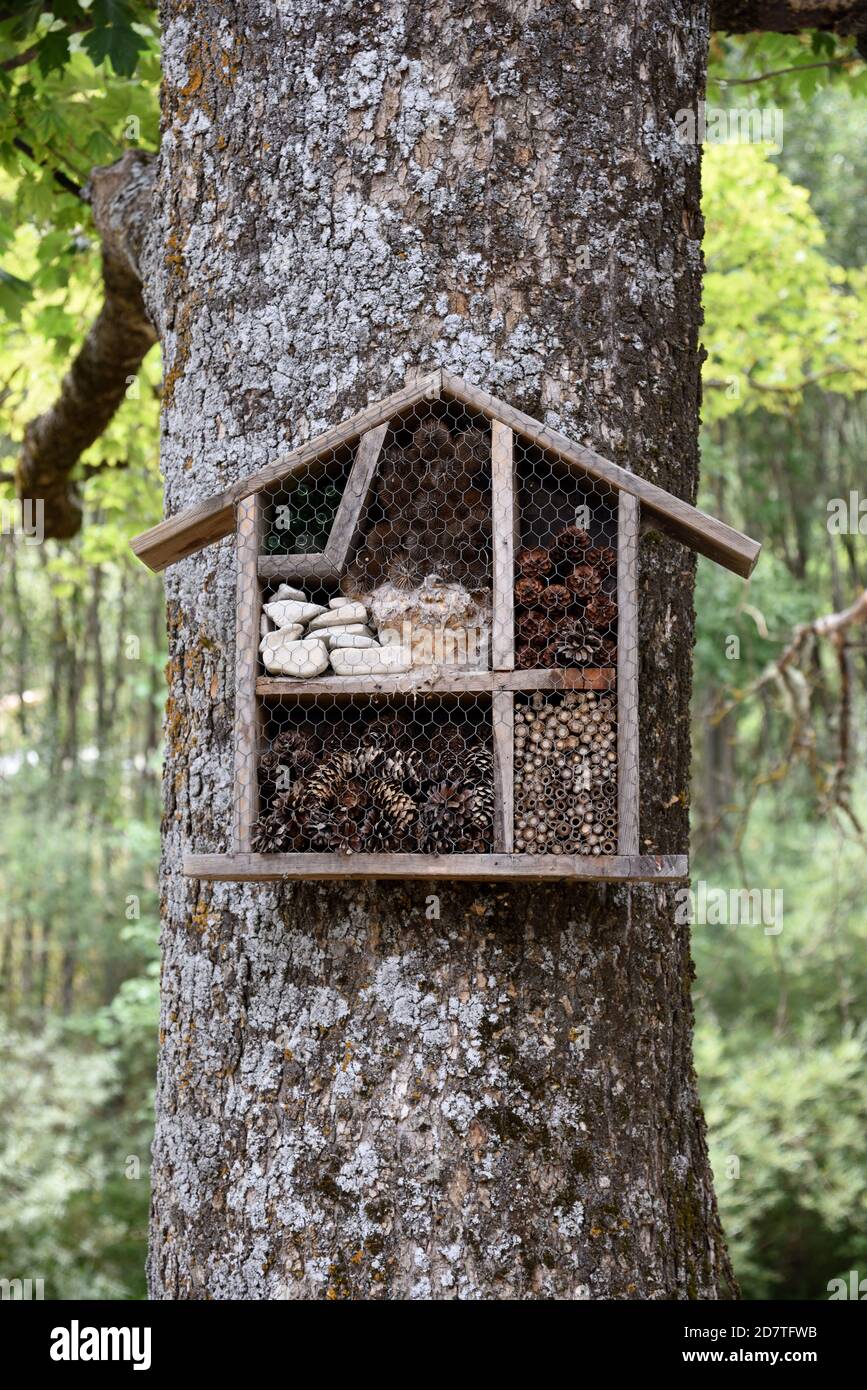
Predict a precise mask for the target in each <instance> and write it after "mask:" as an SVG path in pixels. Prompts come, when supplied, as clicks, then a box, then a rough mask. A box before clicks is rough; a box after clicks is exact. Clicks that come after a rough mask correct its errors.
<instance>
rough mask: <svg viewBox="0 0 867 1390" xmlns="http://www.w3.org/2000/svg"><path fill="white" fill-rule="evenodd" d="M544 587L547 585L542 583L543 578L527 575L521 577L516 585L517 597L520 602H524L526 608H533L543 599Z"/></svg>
mask: <svg viewBox="0 0 867 1390" xmlns="http://www.w3.org/2000/svg"><path fill="white" fill-rule="evenodd" d="M544 589H545V585H544V584H543V583H542V581H541V579H536V578H535V577H532V578H531V577H530V576H526V577H525V578H523V579H519V580H518V582H517V584H516V585H515V598H516V599H517V601H518V603H520V604H523V606H524V607H525V608H532V607H533V605H534V604H536V603H538V602H539V600H540V599H541V597H542V594H543V592H544Z"/></svg>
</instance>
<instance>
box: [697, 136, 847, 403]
mask: <svg viewBox="0 0 867 1390" xmlns="http://www.w3.org/2000/svg"><path fill="white" fill-rule="evenodd" d="M703 169H704V175H703V177H704V206H705V216H706V222H707V230H706V236H705V260H706V266H707V272H706V276H705V286H704V305H705V318H706V322H707V331H706V337H705V345H706V347H707V351H708V359H707V362H706V364H705V380H706V383H707V387H708V389H707V391H706V395H705V411H704V413H705V419H706V420H708V421H709V422H712V421H714V420H718V419H722V418H724V417H726V416H728V415H732V414H734V413H735V412H736V411H743V410H757V409H763V410H767V411H772V412H773V411H790V410H791V409H792V408H793V407H794V406H795V405H797V403H798V401H799V400H800V398H801V395H802V392H803V389H804V384H805V383H808V382H809V381H812V380H817V381H818V380H821V381H822V383H823V386H824V388H825V389H826V390H828V391H843V392H849V393H851V392H852V391H853V390H854V389H863V387H864V385H865V381H867V372H865V366H864V351H863V345H864V342H865V341H867V295H865V288H867V279H865V271H864V269H863V268H861V269H857V270H856V269H852V270H846V269H844V268H843V267H842V266H839V265H836V264H834V262H832V261H831V260H829V259H828V257H827V256H826V255H825V254H824V242H825V234H824V232H823V229H822V226H821V223H820V222H819V219H818V218H817V216H816V214H815V213H814V212H813V209H812V208H811V206H810V194H809V192H808V190H807V189H805V188H801V187H799V186H798V185H797V184H794V183H792V182H791V180H790V179H788V178H787V177H786V176H785V174H784V173H782V172H781V170H780V169H779V168H778V167H777V165H776V164H775V163H774V162H773V159H772V155H771V147H769V146H766V145H750V144H739V145H711V146H709V147H708V148H707V149H706V151H705V156H704V165H703Z"/></svg>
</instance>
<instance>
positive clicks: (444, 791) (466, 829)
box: [419, 782, 477, 854]
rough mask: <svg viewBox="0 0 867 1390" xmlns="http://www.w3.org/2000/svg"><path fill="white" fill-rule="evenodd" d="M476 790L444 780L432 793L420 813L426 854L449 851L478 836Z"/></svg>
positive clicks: (447, 852) (459, 848)
mask: <svg viewBox="0 0 867 1390" xmlns="http://www.w3.org/2000/svg"><path fill="white" fill-rule="evenodd" d="M475 803H476V789H475V788H473V787H468V786H466V785H463V784H461V783H459V782H440V783H438V784H437V785H436V786H435V787H432V788H431V790H430V791H429V792H428V795H427V800H426V801H425V803H424V805H423V806H422V808H421V811H420V813H419V840H420V846H421V849H422V851H423V852H424V853H427V854H449V853H456V852H458V851H460V850H462V849H463V842H464V840H465V839H467V838H470V839H474V838H475V835H476V834H477V827H476V825H475V821H474V815H475Z"/></svg>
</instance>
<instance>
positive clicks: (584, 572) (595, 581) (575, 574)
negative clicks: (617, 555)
mask: <svg viewBox="0 0 867 1390" xmlns="http://www.w3.org/2000/svg"><path fill="white" fill-rule="evenodd" d="M566 587H567V588H568V589H569V590H570V592H571V593H573V594H574V595H575V597H576V598H592V596H593V595H594V594H598V593H599V590H600V589H601V588H602V575H601V574H600V573H599V571H598V570H597V569H595V568H594V566H593V565H588V564H582V565H576V566H575V568H574V569H573V570H571V571H570V573H569V574H568V575H567V576H566Z"/></svg>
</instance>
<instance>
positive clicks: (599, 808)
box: [133, 371, 759, 881]
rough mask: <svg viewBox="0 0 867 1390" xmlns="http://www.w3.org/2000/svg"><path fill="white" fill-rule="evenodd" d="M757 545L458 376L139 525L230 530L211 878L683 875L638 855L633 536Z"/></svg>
mask: <svg viewBox="0 0 867 1390" xmlns="http://www.w3.org/2000/svg"><path fill="white" fill-rule="evenodd" d="M642 513H643V514H644V516H645V520H646V521H647V522H648V523H649V524H651V525H654V526H657V527H659V528H660V529H663V530H665V531H666V532H668V533H669V534H671V535H673V536H675V537H676V538H678V539H679V540H681V541H683V542H685V543H686V544H688V545H690V546H692V547H693V548H694V549H695V550H698V551H700V552H701V553H702V554H704V555H708V556H710V557H711V558H712V559H713V560H716V561H717V562H718V563H720V564H722V565H725V566H726V567H727V568H729V569H731V570H733V571H734V572H735V573H737V574H740V575H742V576H747V575H749V574H750V572H751V570H752V568H753V566H754V564H755V562H756V559H757V557H758V553H759V546H758V545H757V544H756V543H755V542H754V541H751V540H749V539H748V538H747V537H746V536H743V535H741V534H740V533H739V532H737V531H734V530H732V529H731V528H730V527H729V526H726V525H724V524H723V523H722V522H720V521H717V520H715V519H713V518H712V517H709V516H706V515H705V514H704V513H702V512H700V511H697V510H696V509H695V508H694V507H691V506H689V505H688V504H687V503H685V502H682V501H680V500H679V499H678V498H676V497H673V496H672V495H671V494H669V493H667V492H664V491H663V490H662V489H661V488H658V487H656V486H654V484H652V483H649V482H647V481H645V480H643V479H641V478H638V477H636V476H634V475H633V474H632V473H629V472H627V471H626V470H624V469H622V468H619V467H617V466H616V465H615V464H613V463H611V462H609V461H608V460H607V459H604V458H602V457H601V456H600V455H598V454H596V453H594V452H593V451H592V450H589V449H586V448H581V447H578V446H577V445H575V444H573V443H571V442H570V441H569V440H568V439H567V438H565V437H564V436H563V435H560V434H558V433H556V432H555V431H554V430H552V429H550V428H548V427H547V426H545V425H542V424H540V423H539V422H538V421H537V420H533V419H532V418H531V417H529V416H527V415H524V414H522V413H521V412H520V411H518V410H515V409H514V408H513V407H511V406H509V405H507V404H506V403H505V402H504V401H501V400H498V399H496V398H495V397H493V396H491V395H488V394H487V393H485V392H484V391H481V390H479V389H478V388H476V387H474V386H469V385H467V384H466V383H465V382H464V381H462V380H460V379H458V378H456V377H454V376H451V375H450V374H448V373H446V372H439V371H438V372H434V373H432V374H431V375H429V376H427V377H424V378H422V379H420V380H418V381H417V382H415V383H414V384H413V385H411V386H408V387H406V388H405V389H404V390H402V391H400V392H398V393H397V394H395V395H393V396H390V397H389V398H388V399H387V400H383V401H381V402H379V403H377V404H375V405H372V406H370V407H369V408H368V409H367V410H365V411H364V412H363V413H362V414H360V415H357V416H355V417H354V418H352V419H350V420H347V421H346V422H345V423H344V424H342V425H339V426H337V427H336V428H335V429H331V430H329V431H327V432H326V433H325V434H323V435H321V436H320V437H319V438H318V439H314V440H312V441H310V442H309V443H307V444H304V445H303V446H301V447H300V448H298V449H295V450H294V451H293V452H292V453H290V454H288V455H287V456H286V457H285V458H282V459H280V460H277V461H275V462H274V463H272V464H269V465H268V466H267V467H265V468H263V469H261V471H259V472H257V473H254V474H251V475H249V476H248V477H246V478H242V479H241V480H240V481H239V482H238V483H236V484H235V485H234V486H233V487H231V488H230V489H229V490H228V491H226V492H224V493H222V494H220V495H219V496H217V497H215V498H213V499H211V500H210V501H209V502H207V503H205V504H203V505H201V506H196V507H194V508H191V509H190V510H188V511H186V512H184V513H182V514H180V515H178V516H174V517H172V518H170V519H169V520H168V521H164V522H162V523H161V524H160V525H159V526H156V527H154V528H153V529H152V530H151V531H148V532H147V533H145V534H144V535H143V536H140V537H138V538H137V540H135V541H134V542H133V549H134V550H135V552H136V554H137V555H138V556H139V557H140V558H141V559H142V560H143V561H144V562H145V563H146V564H147V565H149V566H150V568H152V569H154V570H159V569H163V568H165V566H167V565H169V564H171V563H173V562H174V561H176V560H179V559H181V558H182V557H184V556H186V555H189V554H192V553H193V552H194V551H196V550H199V549H201V548H202V547H203V546H206V545H209V544H211V543H212V542H214V541H216V540H218V539H220V538H221V537H223V536H225V535H227V534H228V533H229V532H230V531H231V530H232V528H233V527H234V529H235V532H236V537H237V605H236V631H235V644H236V672H235V688H236V708H235V743H234V757H235V769H234V788H235V824H234V834H233V843H232V844H231V845H230V846H229V847H228V849H227V852H226V853H223V854H210V853H209V854H196V853H191V854H189V855H188V856H187V859H186V861H185V871H186V872H187V873H188V874H189V875H192V876H194V877H198V878H203V879H280V878H338V877H357V878H412V877H431V878H438V877H443V878H476V879H495V878H520V879H534V878H576V879H619V880H629V881H636V880H645V879H648V880H652V879H672V878H679V877H682V876H683V875H685V874H686V872H687V861H686V858H685V856H660V855H647V854H641V853H640V848H639V835H638V816H639V795H640V792H639V787H640V783H639V766H638V707H639V705H638V661H637V643H638V621H637V577H638V535H639V522H640V518H641V515H642Z"/></svg>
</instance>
